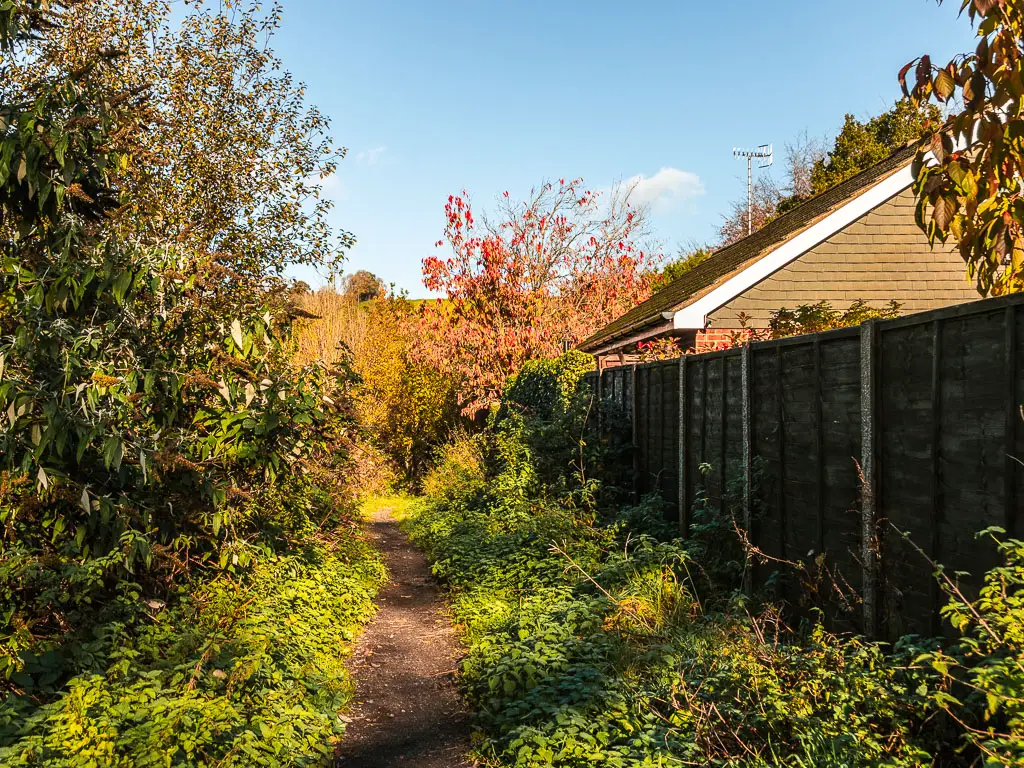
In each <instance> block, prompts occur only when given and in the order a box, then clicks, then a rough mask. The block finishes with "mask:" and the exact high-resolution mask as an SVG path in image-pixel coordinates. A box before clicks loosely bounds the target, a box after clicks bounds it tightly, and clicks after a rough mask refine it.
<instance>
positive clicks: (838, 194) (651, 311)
mask: <svg viewBox="0 0 1024 768" xmlns="http://www.w3.org/2000/svg"><path fill="white" fill-rule="evenodd" d="M916 151H917V147H916V145H911V146H908V147H906V148H904V149H901V150H899V151H897V152H896V153H894V154H893V155H891V156H889V157H888V158H886V159H885V160H883V161H882V162H880V163H878V164H877V165H873V166H872V167H871V168H868V169H867V170H866V171H862V172H861V173H859V174H857V175H856V176H854V177H852V178H850V179H847V180H846V181H844V182H843V183H842V184H839V185H837V186H835V187H832V189H829V190H826V191H825V192H822V193H821V194H820V195H817V196H815V197H813V198H811V199H810V200H808V201H807V202H805V203H803V204H801V205H799V206H797V207H796V208H794V209H793V210H792V211H790V212H789V213H787V214H785V215H783V216H780V217H779V218H777V219H775V220H774V221H772V222H771V223H769V224H767V225H766V226H764V227H763V228H761V229H759V230H758V231H757V232H755V233H754V234H752V235H750V236H749V237H745V238H743V239H742V240H739V241H737V242H735V243H733V244H732V245H728V246H726V247H725V248H722V249H720V250H718V251H716V252H715V253H714V254H712V255H711V256H710V257H709V258H708V259H707V260H705V261H704V262H702V263H701V264H699V265H698V266H696V267H694V268H693V269H691V270H690V271H688V272H687V273H686V274H684V275H683V276H682V277H680V278H679V279H678V280H674V281H672V282H671V283H669V284H668V285H667V286H665V287H664V288H663V289H661V290H660V291H658V292H657V293H656V294H654V295H653V296H651V297H650V298H649V299H647V300H646V301H643V302H641V303H640V304H638V305H637V306H635V307H633V309H631V310H630V311H629V312H627V313H626V314H624V315H622V316H621V317H619V318H618V319H616V320H614V321H612V322H611V323H609V324H608V325H606V326H605V327H604V328H602V329H601V330H600V331H598V332H597V333H595V334H594V335H592V336H591V337H590V338H588V339H585V340H584V341H582V342H581V343H580V344H579V348H580V349H582V350H584V351H586V352H590V351H593V350H594V349H596V348H598V347H600V346H603V345H604V344H606V343H607V342H609V341H613V340H615V339H616V338H617V337H620V336H624V335H626V334H627V333H628V332H630V331H636V332H639V331H640V330H641V329H642V328H644V327H645V326H647V325H650V324H654V323H656V322H664V319H663V318H662V317H661V313H662V312H672V311H676V310H678V309H680V308H682V307H684V306H686V305H687V304H688V303H689V302H690V301H691V300H694V299H696V298H697V294H703V293H705V292H706V290H705V289H710V288H712V287H714V286H715V284H716V283H719V282H721V281H724V279H725V278H727V277H729V276H730V275H732V274H733V273H735V272H737V271H739V270H740V269H741V267H744V266H746V265H748V263H752V262H754V261H757V260H758V259H760V258H762V257H764V256H766V255H767V254H769V253H771V252H772V251H774V250H775V249H776V248H778V247H779V246H780V245H782V244H783V243H785V242H786V241H787V240H789V239H790V238H792V237H793V236H794V235H797V234H799V233H800V232H802V231H803V230H805V229H806V228H807V227H809V226H811V225H812V224H814V222H816V221H818V220H819V219H821V218H822V217H823V216H826V215H828V214H829V213H832V212H833V211H835V210H836V209H838V208H841V207H842V206H843V205H845V204H846V203H848V202H849V201H850V200H852V199H853V198H855V197H857V196H858V195H860V193H862V192H864V191H866V190H868V189H870V188H871V187H873V186H874V185H875V184H877V183H878V182H879V181H881V180H883V179H885V178H886V177H888V176H890V175H892V174H893V173H894V172H896V171H898V170H899V169H901V168H903V167H904V166H906V165H907V164H908V163H910V162H911V161H912V160H913V159H914V154H915V153H916Z"/></svg>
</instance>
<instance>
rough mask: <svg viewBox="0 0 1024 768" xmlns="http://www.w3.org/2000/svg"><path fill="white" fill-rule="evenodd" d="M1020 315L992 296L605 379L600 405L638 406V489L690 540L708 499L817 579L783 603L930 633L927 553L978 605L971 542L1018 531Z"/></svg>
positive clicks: (984, 564) (983, 565)
mask: <svg viewBox="0 0 1024 768" xmlns="http://www.w3.org/2000/svg"><path fill="white" fill-rule="evenodd" d="M1022 307H1024V296H1012V297H1004V298H999V299H989V300H986V301H979V302H974V303H972V304H966V305H963V306H960V307H952V308H947V309H942V310H936V311H933V312H927V313H920V314H918V315H913V316H909V317H904V318H898V319H896V320H888V321H882V322H879V321H871V323H869V324H866V325H864V326H861V327H860V328H849V329H843V330H838V331H829V332H826V333H822V334H814V335H809V336H804V337H798V338H793V339H783V340H779V341H772V342H764V343H755V344H752V345H750V346H749V347H748V348H747V349H746V350H730V351H727V352H715V353H710V354H706V355H693V356H688V357H686V358H684V359H683V360H672V361H663V362H658V363H650V364H645V365H641V366H636V367H630V368H616V369H611V370H607V371H605V372H604V373H603V374H602V376H601V385H600V391H601V394H602V398H603V401H604V410H605V411H607V410H608V409H610V408H619V409H620V411H621V413H622V414H634V413H635V417H634V419H633V421H632V422H631V423H632V425H633V441H632V442H633V446H634V454H635V455H634V474H635V478H636V485H635V488H636V490H637V492H638V493H647V492H650V491H653V490H657V491H659V492H660V493H661V494H662V495H663V497H664V498H665V500H666V501H667V502H668V504H669V506H674V507H677V508H679V509H678V510H677V511H674V512H673V515H675V514H678V518H679V520H680V525H681V528H682V532H683V533H684V534H685V533H687V532H688V530H689V526H690V524H691V522H692V509H691V507H692V505H693V503H694V502H695V500H697V499H698V498H699V497H700V496H701V495H702V494H704V495H706V498H707V499H708V502H709V504H710V505H711V506H712V507H713V508H717V509H722V508H723V507H724V506H725V505H728V507H729V511H730V512H733V513H737V515H738V517H739V516H740V513H741V515H742V519H743V520H744V521H749V533H750V537H751V540H752V541H753V542H754V543H755V544H756V545H757V546H758V548H759V549H761V550H762V551H763V552H764V553H765V554H766V555H768V556H769V557H770V558H776V559H779V560H789V561H802V562H804V563H805V565H807V566H808V570H809V573H810V575H812V576H813V575H814V573H815V572H816V571H820V572H819V574H818V575H819V576H821V577H822V578H821V580H820V582H819V583H818V584H819V586H820V587H821V589H820V591H819V592H818V593H817V594H815V583H814V582H813V580H812V581H811V583H809V584H808V583H804V584H802V585H801V588H800V589H799V590H796V589H793V588H789V589H784V590H783V591H782V592H781V593H780V596H782V597H785V598H787V599H788V600H790V601H791V602H793V603H800V602H801V601H802V600H805V599H808V598H810V599H811V600H812V601H813V602H815V604H817V605H823V606H824V607H825V608H826V612H827V614H828V615H829V617H830V619H831V620H832V621H833V623H838V624H840V625H843V626H847V627H853V628H858V629H864V630H866V631H869V632H874V633H876V634H879V635H882V636H887V637H890V638H892V637H895V636H898V635H900V634H902V633H906V632H920V633H930V634H936V633H939V632H940V631H942V626H941V622H940V621H939V615H938V610H939V608H940V607H941V605H942V604H943V603H944V601H945V600H944V597H943V594H942V592H941V590H940V589H939V588H938V586H937V584H936V582H935V580H934V579H933V578H932V566H931V564H930V562H929V560H934V561H937V562H941V563H942V564H943V565H944V566H945V567H946V570H947V573H952V572H954V571H970V572H971V574H972V575H970V576H965V577H963V578H962V580H961V581H962V585H963V588H964V589H965V590H966V591H967V593H968V594H973V593H975V592H976V590H977V588H978V586H979V584H980V578H981V576H982V574H983V573H984V571H985V570H987V569H988V568H990V567H991V566H992V565H994V564H995V561H996V559H995V549H994V547H993V546H992V544H991V542H990V541H984V540H979V539H978V538H977V537H976V536H975V533H976V532H977V531H978V530H980V529H982V528H986V527H989V526H1000V527H1002V528H1004V529H1006V530H1007V531H1009V532H1010V534H1011V535H1017V536H1020V535H1022V533H1024V493H1022V490H1024V465H1022V464H1021V463H1020V461H1018V459H1024V425H1022V424H1021V422H1022V413H1021V408H1020V404H1021V403H1024V375H1022V371H1021V367H1022V365H1024V310H1022ZM744 361H745V362H744ZM744 365H746V368H747V371H746V377H744ZM587 382H588V383H587V386H590V387H591V388H592V389H593V388H594V386H595V384H596V379H595V378H594V377H590V378H588V379H587ZM634 393H635V395H634ZM862 466H863V469H864V473H865V476H864V477H862V473H861V469H862ZM702 467H703V468H704V469H703V470H702ZM864 480H866V481H867V483H868V485H866V486H865V485H863V484H862V481H864ZM904 534H906V537H905V536H904ZM876 545H877V546H876ZM876 552H877V555H876ZM777 568H778V566H777V565H775V564H769V565H767V566H762V567H758V568H755V569H754V571H753V573H752V575H751V576H752V579H751V580H752V582H753V584H754V585H755V586H756V585H758V584H763V583H764V581H765V579H766V578H767V576H768V575H769V573H770V572H771V571H773V570H776V569H777ZM876 583H877V587H876V586H875V585H876ZM835 587H839V589H835ZM826 591H828V592H829V593H830V595H831V596H826V595H825V592H826ZM858 593H862V594H863V595H864V604H863V606H859V605H858V599H857V594H858Z"/></svg>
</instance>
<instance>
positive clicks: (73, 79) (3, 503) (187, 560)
mask: <svg viewBox="0 0 1024 768" xmlns="http://www.w3.org/2000/svg"><path fill="white" fill-rule="evenodd" d="M46 9H47V4H45V3H42V2H35V3H25V4H15V5H13V6H12V5H11V4H10V3H5V4H0V48H3V49H4V50H5V51H13V50H16V49H17V47H18V45H19V42H20V41H21V40H23V39H24V37H25V36H26V35H27V34H32V33H33V32H40V31H45V29H46V25H47V23H48V21H47V16H46V15H45V13H46ZM110 55H116V54H110ZM107 65H108V62H107V61H106V60H105V59H104V58H103V57H100V58H98V59H97V60H95V61H94V62H93V63H92V64H91V65H90V66H91V67H92V68H102V67H105V66H107ZM0 74H2V67H0ZM101 81H102V80H101V79H100V78H91V79H82V78H81V73H71V74H70V75H69V76H67V77H54V78H52V79H51V78H41V79H40V80H39V81H37V82H35V83H33V84H32V85H31V87H26V88H25V89H24V90H23V92H22V93H21V94H20V98H18V99H16V100H15V99H11V100H9V101H7V103H0V605H3V613H0V624H2V625H3V626H2V628H0V636H2V637H3V638H4V639H3V640H2V641H0V668H3V669H5V670H6V672H7V674H8V675H10V674H11V673H12V671H14V670H16V669H17V667H18V666H19V664H20V661H19V654H20V652H21V651H23V650H25V649H27V648H30V647H38V645H39V643H41V642H42V643H43V645H45V638H54V642H57V641H58V639H59V638H60V637H61V636H64V635H67V634H68V633H69V632H71V631H73V630H74V629H75V628H76V627H77V626H78V623H79V621H80V620H83V619H84V618H90V619H91V618H93V617H92V616H91V613H92V612H93V610H94V609H93V608H92V607H90V606H92V605H93V603H94V601H96V600H98V597H99V596H100V595H109V594H110V593H111V591H112V590H114V589H116V586H117V584H118V583H119V582H121V581H123V580H132V581H139V582H143V583H147V584H148V585H149V588H150V589H152V590H159V589H163V588H169V582H164V581H161V579H160V578H159V576H158V574H161V573H164V574H167V573H181V572H182V571H185V572H187V571H189V570H190V569H191V568H193V567H196V566H200V565H202V564H208V565H211V566H214V567H220V568H229V569H231V568H241V567H244V566H245V565H246V564H247V562H249V560H250V559H252V558H253V557H254V556H258V555H259V554H260V553H261V552H263V551H266V547H267V545H265V544H263V543H261V540H260V535H259V534H260V532H259V531H258V530H255V529H254V528H253V527H252V526H246V520H245V516H244V514H243V513H242V511H243V510H244V509H245V501H246V500H247V499H252V498H254V497H255V496H258V495H259V494H261V493H263V492H265V491H266V489H267V488H272V487H273V486H274V485H275V484H279V483H282V482H284V481H286V480H287V478H288V477H290V476H295V475H298V474H300V472H299V470H300V468H301V467H303V466H304V465H305V464H306V463H307V462H310V460H311V459H312V458H313V457H315V456H317V454H318V453H320V452H321V451H322V450H323V449H325V448H326V447H327V445H328V442H329V441H330V440H331V439H332V438H333V437H335V436H336V435H337V433H338V428H339V427H341V426H343V422H344V419H343V417H342V415H339V413H338V411H337V409H336V408H335V406H334V402H333V401H332V400H331V398H330V397H328V396H327V395H326V394H325V393H326V392H327V391H328V389H329V386H328V384H329V381H328V373H327V371H326V370H325V369H323V368H322V367H310V368H307V369H304V370H295V369H293V368H292V367H291V366H290V365H289V363H288V360H287V345H286V341H287V334H288V332H289V327H290V323H289V318H288V317H287V315H286V314H285V310H284V307H285V306H286V305H285V302H284V301H283V299H279V298H278V297H277V294H276V293H275V290H274V288H275V285H274V283H273V282H271V281H266V282H263V283H260V282H258V281H254V280H252V279H251V278H250V279H241V278H240V277H239V276H238V275H237V274H235V273H234V272H233V271H232V270H231V268H230V267H229V266H226V264H229V263H230V257H228V256H225V255H220V254H209V253H195V252H182V251H179V250H177V249H175V248H174V247H169V246H167V247H165V246H162V245H161V244H159V243H151V242H128V241H126V240H125V239H124V238H123V237H122V236H118V235H115V234H113V233H112V232H111V230H110V228H109V227H107V226H105V225H106V222H107V221H108V219H109V216H108V215H109V213H110V212H111V211H112V210H114V209H115V208H116V207H117V206H119V205H120V203H121V199H122V197H123V196H126V195H127V193H128V192H129V190H122V189H118V188H117V186H116V185H115V183H114V181H113V179H114V178H115V174H116V173H117V172H118V170H123V169H124V168H125V167H126V166H127V165H129V164H130V163H131V162H132V158H131V157H130V156H129V155H127V154H124V153H123V152H119V151H115V150H113V149H111V147H112V146H113V142H112V141H111V139H110V137H111V136H112V135H113V134H115V133H116V132H117V131H118V129H119V119H120V116H121V114H122V113H123V112H124V111H125V110H129V109H132V107H133V104H134V103H135V102H136V101H137V100H139V99H144V98H145V94H144V93H138V92H134V91H124V92H111V91H110V90H108V89H105V88H102V87H100V86H97V85H91V86H90V85H83V84H82V83H86V82H92V83H96V82H101Z"/></svg>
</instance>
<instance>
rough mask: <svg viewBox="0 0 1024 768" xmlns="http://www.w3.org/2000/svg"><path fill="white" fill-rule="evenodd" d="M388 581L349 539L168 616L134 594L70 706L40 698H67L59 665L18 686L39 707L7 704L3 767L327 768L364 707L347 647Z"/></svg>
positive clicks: (214, 585)
mask: <svg viewBox="0 0 1024 768" xmlns="http://www.w3.org/2000/svg"><path fill="white" fill-rule="evenodd" d="M384 576H385V569H384V566H383V563H382V561H381V559H380V556H379V554H378V553H377V552H375V551H374V550H373V549H371V548H370V546H369V545H368V544H366V543H363V542H360V541H357V540H355V539H353V538H352V537H351V534H350V533H347V532H346V533H344V534H333V535H326V534H324V535H318V536H316V537H310V538H308V539H307V541H306V544H305V545H304V546H303V547H302V548H301V549H298V550H296V551H293V552H289V553H286V554H282V555H278V556H275V557H273V558H269V559H265V560H263V561H261V562H260V563H259V564H258V565H256V566H255V567H254V568H252V569H250V570H249V571H247V572H246V573H245V575H244V576H243V577H241V578H235V577H232V576H230V575H227V574H225V575H224V576H221V577H219V578H217V579H214V580H212V581H204V582H198V583H196V584H191V585H188V586H185V587H182V588H180V589H179V590H177V591H176V592H175V594H174V595H173V596H172V598H171V599H170V600H168V601H167V602H166V603H165V602H164V601H161V600H156V599H153V598H150V597H147V596H146V595H145V594H144V593H143V592H142V591H140V589H139V588H138V587H137V586H135V585H123V586H122V589H121V593H120V595H119V598H118V604H119V605H118V607H119V608H120V613H121V617H122V620H121V621H117V620H111V621H109V622H108V623H105V624H102V625H99V626H97V627H96V630H95V631H96V638H95V640H94V642H93V643H91V644H85V645H84V646H83V648H82V649H80V651H79V653H80V654H82V655H88V656H90V657H91V663H89V664H88V665H87V666H88V667H89V669H90V671H83V672H82V673H80V674H78V675H75V676H74V677H72V678H71V679H70V680H68V681H67V682H66V683H65V684H64V685H63V686H62V689H63V691H62V692H63V695H61V696H59V697H52V696H40V695H38V692H46V691H48V690H50V691H52V688H53V684H54V681H53V679H52V663H51V659H50V658H49V657H47V656H46V655H43V656H39V657H36V658H34V660H33V661H32V663H30V664H28V665H26V666H25V667H24V668H22V669H21V670H20V671H18V672H16V673H14V675H13V678H12V680H13V682H14V683H15V684H16V685H19V686H22V687H24V688H25V689H26V690H32V691H36V692H37V695H34V696H17V695H8V696H7V697H6V699H5V700H3V702H0V764H3V765H9V766H17V765H26V766H28V765H47V766H69V768H70V767H71V766H75V767H76V768H80V767H84V766H97V767H99V766H104V767H106V766H126V767H127V766H140V767H142V766H167V765H198V764H202V765H212V764H216V765H223V766H231V765H235V766H249V765H266V766H293V765H320V764H323V762H325V760H326V758H327V756H328V755H329V754H330V752H331V748H332V743H333V741H335V740H336V739H337V738H338V736H339V735H340V734H341V732H342V728H343V726H342V724H341V722H340V721H339V719H338V712H339V710H340V709H341V708H342V707H343V705H344V704H345V703H346V702H347V701H348V700H349V698H350V696H351V693H352V685H351V683H350V681H349V676H348V673H347V671H346V669H345V666H344V659H345V654H346V652H347V651H346V648H347V646H346V645H345V644H344V641H347V640H351V639H352V638H353V637H354V635H355V633H356V631H357V629H358V627H359V626H360V625H361V624H362V622H364V621H365V620H366V619H367V618H368V617H369V615H370V614H371V613H372V611H373V605H372V599H373V596H374V594H375V593H376V590H377V588H378V586H379V585H380V584H381V583H382V581H383V579H384ZM140 606H141V607H142V609H143V613H142V615H139V613H138V607H140ZM108 613H109V611H108Z"/></svg>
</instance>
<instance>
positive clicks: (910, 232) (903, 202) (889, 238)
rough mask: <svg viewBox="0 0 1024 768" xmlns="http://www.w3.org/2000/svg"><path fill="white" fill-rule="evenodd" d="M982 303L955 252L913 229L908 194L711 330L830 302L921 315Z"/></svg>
mask: <svg viewBox="0 0 1024 768" xmlns="http://www.w3.org/2000/svg"><path fill="white" fill-rule="evenodd" d="M978 298H980V297H979V295H978V292H977V290H976V289H975V288H974V285H973V284H972V283H971V282H970V281H968V279H967V276H966V271H965V268H964V262H963V260H962V259H961V258H960V255H959V253H957V252H956V251H955V250H948V249H945V247H944V246H941V245H937V246H936V248H935V250H934V251H933V250H932V249H931V248H929V246H928V240H927V239H926V238H925V236H924V233H922V232H921V230H920V229H918V227H917V224H915V223H914V194H913V191H912V190H910V189H907V190H904V191H903V192H901V193H900V194H899V195H897V196H896V197H894V198H892V199H891V200H889V201H888V202H885V203H883V204H882V205H880V206H878V207H877V208H875V209H874V210H872V211H870V212H869V213H867V214H866V215H864V216H863V217H862V218H860V219H858V220H857V221H855V222H853V223H852V224H850V225H849V226H848V227H847V228H846V229H844V230H842V231H841V232H837V233H836V234H835V235H833V236H832V237H831V238H829V239H828V240H826V241H825V242H823V243H821V244H820V245H818V246H816V247H815V248H813V249H811V250H810V251H808V252H807V253H805V254H804V255H803V256H801V257H800V258H798V259H797V260H796V261H793V262H791V263H790V264H788V265H787V266H785V267H783V268H782V269H780V270H779V271H777V272H775V273H774V274H772V275H771V276H770V277H768V278H766V279H765V280H763V281H761V282H760V283H758V284H757V285H755V286H754V287H753V288H751V289H749V290H748V291H747V292H746V293H743V294H741V295H740V296H737V297H736V298H735V299H733V300H732V301H730V302H729V303H727V304H725V305H723V306H722V307H719V308H718V309H716V310H714V311H713V312H712V313H710V315H709V316H708V327H709V328H739V327H740V326H741V322H740V313H741V312H742V313H745V314H746V315H747V316H748V319H747V321H746V327H748V328H767V327H768V321H769V319H770V318H771V315H772V313H773V312H776V311H778V310H779V309H781V308H783V307H786V308H787V309H795V308H796V307H797V306H799V305H801V304H815V303H817V302H819V301H823V300H824V301H829V302H831V303H832V306H833V307H834V308H835V309H839V310H845V309H846V308H848V307H849V306H850V305H851V304H852V303H853V302H854V301H856V300H857V299H864V300H865V301H866V302H867V303H868V304H870V305H871V306H882V305H884V304H886V303H887V302H889V301H890V300H896V301H898V302H900V304H902V305H903V306H902V311H903V312H904V313H906V314H909V313H911V312H923V311H925V310H928V309H938V308H939V307H946V306H950V305H952V304H962V303H964V302H967V301H974V300H975V299H978Z"/></svg>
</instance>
